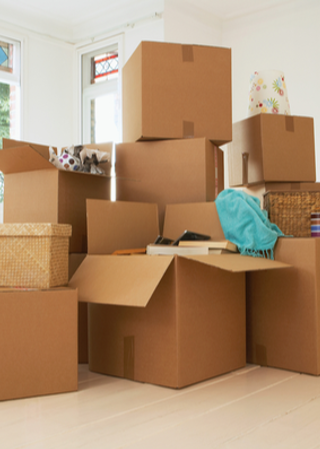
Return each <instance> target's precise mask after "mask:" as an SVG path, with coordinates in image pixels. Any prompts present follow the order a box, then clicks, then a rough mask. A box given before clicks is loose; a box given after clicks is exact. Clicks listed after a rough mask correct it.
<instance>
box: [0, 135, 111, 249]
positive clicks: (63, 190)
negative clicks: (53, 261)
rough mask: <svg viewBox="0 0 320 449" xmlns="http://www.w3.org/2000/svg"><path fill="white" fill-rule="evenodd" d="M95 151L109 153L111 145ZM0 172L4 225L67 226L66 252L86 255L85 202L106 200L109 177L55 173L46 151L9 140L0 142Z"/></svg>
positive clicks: (33, 145)
mask: <svg viewBox="0 0 320 449" xmlns="http://www.w3.org/2000/svg"><path fill="white" fill-rule="evenodd" d="M86 146H87V147H89V148H96V147H97V145H95V144H90V145H86ZM99 149H100V150H101V151H107V152H110V153H111V150H112V143H106V144H99ZM0 170H1V171H2V172H3V173H4V182H5V189H4V212H3V216H4V223H34V222H36V223H68V224H71V225H72V236H71V238H70V247H69V251H70V252H71V253H83V252H86V251H87V236H86V203H85V201H86V199H87V198H99V199H110V186H111V183H110V179H111V178H110V176H109V175H110V173H107V175H105V176H101V175H91V174H89V173H80V172H71V171H65V170H59V169H57V168H56V167H55V166H54V165H53V164H51V162H49V147H47V146H44V145H37V144H32V143H28V142H20V141H16V140H10V139H3V150H2V151H1V152H0Z"/></svg>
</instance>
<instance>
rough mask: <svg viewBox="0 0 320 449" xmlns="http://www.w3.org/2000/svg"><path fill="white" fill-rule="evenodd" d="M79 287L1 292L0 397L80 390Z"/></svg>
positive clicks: (8, 397) (3, 398) (18, 396)
mask: <svg viewBox="0 0 320 449" xmlns="http://www.w3.org/2000/svg"><path fill="white" fill-rule="evenodd" d="M77 307H78V297H77V291H76V290H73V289H68V288H65V289H51V290H13V289H12V290H5V289H1V290H0V333H1V337H0V358H1V370H0V400H7V399H18V398H25V397H31V396H40V395H47V394H54V393H64V392H68V391H76V390H77V389H78V363H77Z"/></svg>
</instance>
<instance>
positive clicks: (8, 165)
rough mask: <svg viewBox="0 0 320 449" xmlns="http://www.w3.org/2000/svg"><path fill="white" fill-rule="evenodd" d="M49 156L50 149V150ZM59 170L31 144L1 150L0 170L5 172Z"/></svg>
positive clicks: (6, 173)
mask: <svg viewBox="0 0 320 449" xmlns="http://www.w3.org/2000/svg"><path fill="white" fill-rule="evenodd" d="M48 158H49V150H48ZM47 169H53V170H57V169H56V167H55V166H54V165H53V164H51V162H49V160H48V159H46V158H45V156H44V154H41V153H39V152H38V151H37V150H36V149H35V148H32V147H31V146H30V145H24V146H20V147H14V148H3V150H1V151H0V170H1V171H2V172H3V173H4V174H5V175H8V174H11V173H21V172H26V171H34V170H47Z"/></svg>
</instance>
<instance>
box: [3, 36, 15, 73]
mask: <svg viewBox="0 0 320 449" xmlns="http://www.w3.org/2000/svg"><path fill="white" fill-rule="evenodd" d="M0 70H3V71H5V72H10V73H12V71H13V44H9V43H7V42H3V41H0Z"/></svg>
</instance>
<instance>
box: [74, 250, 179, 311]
mask: <svg viewBox="0 0 320 449" xmlns="http://www.w3.org/2000/svg"><path fill="white" fill-rule="evenodd" d="M149 257H151V258H152V259H150V258H149ZM173 259H174V256H165V257H153V256H143V255H139V256H134V255H132V256H113V255H87V256H86V258H85V259H84V261H83V262H82V264H81V265H80V267H79V268H78V270H77V271H76V272H75V274H74V275H73V276H72V278H71V280H70V282H69V286H70V287H72V286H74V288H77V289H78V292H79V301H84V302H89V303H97V304H113V305H122V306H136V307H145V306H146V305H147V304H148V302H149V300H150V298H151V296H152V294H153V292H154V290H155V289H156V288H157V285H158V284H159V282H160V281H161V279H162V277H163V275H164V274H165V272H166V271H167V269H168V267H169V266H170V264H171V262H172V260H173Z"/></svg>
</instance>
